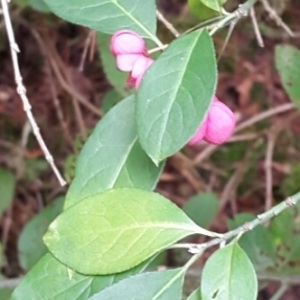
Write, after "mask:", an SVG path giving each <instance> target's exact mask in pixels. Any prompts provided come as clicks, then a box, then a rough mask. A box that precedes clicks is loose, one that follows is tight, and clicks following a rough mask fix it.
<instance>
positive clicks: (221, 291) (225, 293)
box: [201, 241, 257, 300]
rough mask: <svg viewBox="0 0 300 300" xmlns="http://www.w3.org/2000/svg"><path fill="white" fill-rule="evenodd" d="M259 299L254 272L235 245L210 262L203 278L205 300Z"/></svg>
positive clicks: (202, 292) (232, 243)
mask: <svg viewBox="0 0 300 300" xmlns="http://www.w3.org/2000/svg"><path fill="white" fill-rule="evenodd" d="M256 296H257V278H256V274H255V270H254V268H253V265H252V264H251V262H250V260H249V258H248V256H247V255H246V253H245V252H244V251H243V250H242V248H241V247H240V246H239V245H238V244H237V243H236V241H233V242H231V243H230V244H229V245H227V246H226V247H224V248H221V249H219V250H217V251H216V252H215V253H214V254H213V255H212V256H211V257H210V258H209V259H208V261H207V262H206V264H205V265H204V268H203V273H202V277H201V297H202V299H203V300H209V299H214V300H240V299H243V300H256Z"/></svg>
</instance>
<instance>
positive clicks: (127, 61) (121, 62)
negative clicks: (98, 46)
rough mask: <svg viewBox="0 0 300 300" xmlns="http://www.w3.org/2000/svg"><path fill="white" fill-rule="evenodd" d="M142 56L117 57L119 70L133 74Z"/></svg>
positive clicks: (120, 55)
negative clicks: (134, 67)
mask: <svg viewBox="0 0 300 300" xmlns="http://www.w3.org/2000/svg"><path fill="white" fill-rule="evenodd" d="M140 56H141V54H119V55H117V56H116V61H117V68H118V69H119V70H120V71H123V72H131V71H132V69H133V66H134V64H135V62H136V61H137V60H138V58H139V57H140Z"/></svg>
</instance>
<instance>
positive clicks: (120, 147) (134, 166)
mask: <svg viewBox="0 0 300 300" xmlns="http://www.w3.org/2000/svg"><path fill="white" fill-rule="evenodd" d="M134 104H135V103H134V96H131V97H128V98H127V99H125V100H123V101H122V102H120V103H119V104H118V105H116V106H115V107H114V108H113V109H111V110H110V111H109V113H108V114H107V115H106V116H105V117H104V118H103V119H102V120H101V121H100V122H99V123H98V125H97V126H96V128H95V129H94V132H93V134H92V135H91V136H90V137H89V139H88V141H87V142H86V144H85V145H84V147H83V149H82V151H81V153H80V155H79V157H78V160H77V163H76V171H75V178H74V180H73V182H72V184H71V186H70V188H69V191H68V193H67V196H66V202H65V208H68V207H70V206H72V205H73V204H75V203H77V202H79V201H80V200H82V199H84V198H86V197H89V196H91V195H95V194H98V193H100V192H103V191H105V190H107V189H111V188H116V187H137V188H141V189H146V190H152V189H153V188H154V187H155V185H156V183H157V180H158V178H159V176H160V173H161V170H162V168H163V163H162V164H160V166H159V167H156V166H155V165H154V163H153V162H152V161H151V160H150V158H149V157H148V156H147V155H146V153H145V152H144V150H143V149H142V148H141V146H140V144H139V142H138V140H137V133H136V125H135V120H134V115H135V105H134Z"/></svg>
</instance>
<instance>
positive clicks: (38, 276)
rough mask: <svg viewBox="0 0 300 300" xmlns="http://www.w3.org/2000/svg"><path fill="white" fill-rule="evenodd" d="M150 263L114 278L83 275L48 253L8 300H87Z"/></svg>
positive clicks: (147, 262) (140, 270)
mask: <svg viewBox="0 0 300 300" xmlns="http://www.w3.org/2000/svg"><path fill="white" fill-rule="evenodd" d="M149 262H150V260H148V261H146V262H144V263H143V264H140V265H138V266H137V267H135V268H133V269H131V270H128V271H127V272H124V273H120V274H117V275H111V276H84V275H82V274H78V273H76V272H74V271H71V270H70V269H68V268H67V267H66V266H65V265H63V264H61V263H60V262H58V261H57V260H56V259H55V258H54V257H53V256H52V255H51V254H49V253H48V254H46V255H45V256H44V257H43V258H42V259H41V260H40V261H39V262H38V263H37V264H36V265H35V266H34V267H33V268H32V269H31V270H30V272H29V273H27V274H26V276H25V277H24V279H23V280H22V282H21V283H20V284H19V285H18V287H17V288H16V290H15V291H14V293H13V296H12V298H11V300H28V299H30V300H41V299H43V300H46V299H49V300H50V299H51V300H69V299H70V300H71V299H72V300H86V299H88V298H89V297H90V296H92V295H93V294H95V293H97V292H99V291H101V290H103V289H105V288H107V287H109V286H111V285H112V284H114V283H117V282H119V281H120V280H123V279H124V278H127V277H129V276H132V275H135V274H138V273H140V272H142V271H144V270H145V268H146V267H147V266H148V264H149Z"/></svg>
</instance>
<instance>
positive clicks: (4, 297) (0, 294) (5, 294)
mask: <svg viewBox="0 0 300 300" xmlns="http://www.w3.org/2000/svg"><path fill="white" fill-rule="evenodd" d="M11 294H12V289H9V288H4V289H0V300H9V299H11V298H10V296H11Z"/></svg>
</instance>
